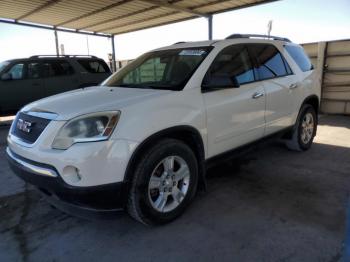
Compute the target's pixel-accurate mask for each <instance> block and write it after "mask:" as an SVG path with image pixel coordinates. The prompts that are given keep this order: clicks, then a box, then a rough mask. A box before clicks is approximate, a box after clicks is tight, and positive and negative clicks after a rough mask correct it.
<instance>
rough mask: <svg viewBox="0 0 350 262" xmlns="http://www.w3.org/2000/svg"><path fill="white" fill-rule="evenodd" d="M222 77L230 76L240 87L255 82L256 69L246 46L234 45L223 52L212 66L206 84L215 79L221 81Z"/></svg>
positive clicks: (205, 80)
mask: <svg viewBox="0 0 350 262" xmlns="http://www.w3.org/2000/svg"><path fill="white" fill-rule="evenodd" d="M222 76H229V77H230V78H231V79H233V80H236V81H237V82H238V83H239V84H240V85H242V84H245V83H249V82H253V81H254V80H255V77H254V68H253V65H252V63H251V61H250V57H249V55H248V49H247V47H246V46H245V45H233V46H229V47H226V48H225V49H224V50H222V51H221V52H220V53H219V54H218V55H217V57H216V58H215V60H214V61H213V63H212V65H211V66H210V68H209V70H208V72H207V75H206V77H205V79H204V84H205V83H206V82H210V81H213V79H217V80H218V81H220V79H221V77H222Z"/></svg>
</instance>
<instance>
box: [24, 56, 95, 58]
mask: <svg viewBox="0 0 350 262" xmlns="http://www.w3.org/2000/svg"><path fill="white" fill-rule="evenodd" d="M40 57H91V58H97V57H96V56H94V55H33V56H30V57H29V58H40Z"/></svg>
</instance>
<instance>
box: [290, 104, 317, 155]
mask: <svg viewBox="0 0 350 262" xmlns="http://www.w3.org/2000/svg"><path fill="white" fill-rule="evenodd" d="M316 130H317V115H316V112H315V109H314V108H313V107H312V106H311V105H304V106H303V107H302V109H301V110H300V114H299V116H298V119H297V122H296V124H295V127H294V131H293V134H292V139H290V140H288V141H287V142H286V145H287V147H288V148H289V149H291V150H295V151H305V150H308V149H310V147H311V145H312V143H313V140H314V137H315V135H316Z"/></svg>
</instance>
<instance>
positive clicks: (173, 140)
mask: <svg viewBox="0 0 350 262" xmlns="http://www.w3.org/2000/svg"><path fill="white" fill-rule="evenodd" d="M263 38H266V36H258V35H232V36H230V37H228V38H227V39H225V40H220V41H205V42H191V43H178V44H174V45H172V46H168V47H164V48H160V49H157V50H154V51H151V52H149V53H146V54H144V55H142V56H141V57H139V58H138V59H136V60H134V61H133V62H132V63H130V64H129V65H127V66H126V67H125V68H123V69H122V70H120V71H119V72H117V73H116V74H114V75H112V76H111V77H109V78H108V79H107V80H106V81H105V82H103V83H102V85H101V86H98V87H91V88H86V89H83V90H76V91H71V92H67V93H63V94H60V95H55V96H52V97H49V98H46V99H42V100H39V101H37V102H34V103H31V104H29V105H27V106H25V107H24V108H22V109H21V111H20V112H19V113H18V114H17V116H16V119H15V121H14V122H13V125H12V127H11V130H10V133H9V135H8V148H7V155H8V159H9V162H10V164H11V167H12V168H13V170H14V171H15V172H16V174H17V175H18V176H20V177H21V178H22V179H23V180H25V181H27V182H29V183H31V184H34V185H36V186H37V187H38V188H39V189H40V190H41V191H42V192H44V194H45V195H46V196H47V198H48V200H49V201H50V202H51V203H53V204H54V205H56V206H57V207H59V208H61V209H62V210H64V211H66V212H73V210H74V211H76V210H77V209H79V210H80V211H82V212H84V211H86V212H89V213H90V212H91V211H94V212H97V213H100V212H102V213H105V212H114V211H116V210H120V209H125V210H127V211H128V212H129V214H130V215H131V216H132V217H133V218H135V219H137V220H138V221H141V222H142V223H145V224H162V223H166V222H169V221H171V220H173V219H175V218H176V217H178V216H179V215H180V214H181V213H183V212H184V210H185V208H186V207H187V206H188V205H189V203H190V202H191V200H192V199H193V198H194V196H195V194H196V191H197V189H198V186H199V185H201V184H205V170H206V167H207V165H208V164H209V163H212V161H214V160H216V159H218V158H219V157H225V156H231V155H232V153H233V152H235V151H236V150H240V149H241V148H243V147H245V146H250V145H252V144H253V143H255V142H258V141H261V140H262V139H264V138H267V137H270V136H271V135H278V136H279V137H281V136H282V137H283V138H284V139H286V142H287V145H288V147H289V148H291V149H294V150H298V151H304V150H307V149H309V148H310V147H311V144H312V142H313V138H314V136H315V134H316V128H317V114H318V108H319V90H318V88H317V83H316V75H315V72H314V70H313V67H312V65H311V63H310V61H309V59H308V57H307V56H306V55H305V53H304V51H303V49H302V47H300V46H299V45H296V44H293V43H291V42H290V41H289V40H288V39H285V38H280V37H270V38H269V39H263Z"/></svg>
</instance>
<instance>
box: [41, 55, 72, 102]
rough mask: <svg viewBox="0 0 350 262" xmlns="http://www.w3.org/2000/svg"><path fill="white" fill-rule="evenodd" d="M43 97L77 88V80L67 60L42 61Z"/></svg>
mask: <svg viewBox="0 0 350 262" xmlns="http://www.w3.org/2000/svg"><path fill="white" fill-rule="evenodd" d="M43 71H44V76H45V96H51V95H55V94H58V93H63V92H66V91H70V90H73V89H77V88H79V79H78V76H77V74H76V72H75V71H74V69H73V67H72V66H71V65H70V63H69V62H68V61H67V60H64V59H58V60H44V61H43Z"/></svg>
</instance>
